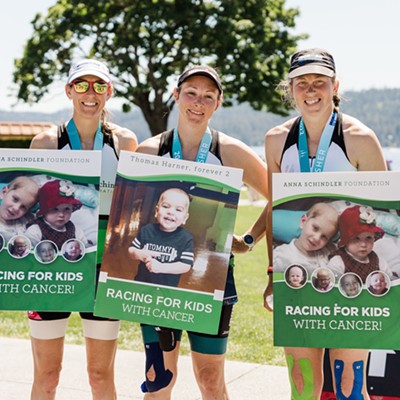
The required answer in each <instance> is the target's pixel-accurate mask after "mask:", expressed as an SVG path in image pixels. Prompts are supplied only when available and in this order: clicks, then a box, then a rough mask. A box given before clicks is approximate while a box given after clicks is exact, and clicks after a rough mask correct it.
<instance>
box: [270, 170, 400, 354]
mask: <svg viewBox="0 0 400 400" xmlns="http://www.w3.org/2000/svg"><path fill="white" fill-rule="evenodd" d="M399 178H400V176H399V173H398V172H394V171H392V172H357V173H355V172H354V173H353V172H341V173H340V172H338V173H333V172H326V173H322V174H321V173H309V174H303V173H290V174H289V173H286V174H283V173H282V174H273V211H272V228H273V262H272V264H273V266H274V272H273V288H274V344H275V345H277V346H293V347H327V348H374V349H393V348H399V346H400V338H399V336H398V335H397V333H396V332H397V329H398V326H399V323H400V308H399V306H398V299H399V296H400V238H399V235H400V216H399V215H400V186H399V184H398V182H399Z"/></svg>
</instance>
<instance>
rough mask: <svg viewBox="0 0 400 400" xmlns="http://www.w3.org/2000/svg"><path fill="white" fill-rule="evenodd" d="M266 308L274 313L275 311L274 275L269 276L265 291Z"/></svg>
mask: <svg viewBox="0 0 400 400" xmlns="http://www.w3.org/2000/svg"><path fill="white" fill-rule="evenodd" d="M263 297H264V308H266V309H267V310H268V311H273V310H274V303H273V300H274V297H273V291H272V274H268V284H267V287H266V288H265V290H264V294H263Z"/></svg>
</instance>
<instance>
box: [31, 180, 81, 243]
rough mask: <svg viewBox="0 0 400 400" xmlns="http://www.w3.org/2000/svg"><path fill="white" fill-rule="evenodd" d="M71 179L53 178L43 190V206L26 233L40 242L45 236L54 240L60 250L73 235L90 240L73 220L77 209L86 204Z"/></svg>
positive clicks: (40, 203)
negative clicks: (72, 217)
mask: <svg viewBox="0 0 400 400" xmlns="http://www.w3.org/2000/svg"><path fill="white" fill-rule="evenodd" d="M74 193H75V188H74V186H73V185H71V184H70V182H67V181H62V180H59V179H57V180H53V181H50V182H47V183H46V184H44V185H43V186H42V187H41V188H40V190H39V210H38V211H37V213H36V219H35V220H34V221H33V222H32V223H31V224H30V225H29V227H28V228H27V230H26V232H25V234H26V236H27V237H28V238H29V239H30V240H31V242H32V245H33V246H36V244H37V243H39V242H40V241H42V240H45V239H47V240H51V241H53V242H54V243H55V244H56V245H57V247H58V250H61V248H62V246H63V244H64V243H65V242H66V241H67V240H69V239H79V240H80V241H81V242H83V243H84V244H85V246H86V245H87V244H88V243H87V239H86V237H85V234H84V232H83V231H82V229H80V228H79V227H78V226H76V225H75V224H74V223H73V222H72V221H71V215H72V213H73V212H75V211H77V210H79V209H80V208H81V207H82V202H81V201H80V200H78V199H77V198H76V197H75V195H74Z"/></svg>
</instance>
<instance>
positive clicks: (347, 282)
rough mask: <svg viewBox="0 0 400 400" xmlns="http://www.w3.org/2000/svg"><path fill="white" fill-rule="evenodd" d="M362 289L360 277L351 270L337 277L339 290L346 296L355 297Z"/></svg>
mask: <svg viewBox="0 0 400 400" xmlns="http://www.w3.org/2000/svg"><path fill="white" fill-rule="evenodd" d="M361 290H362V281H361V278H360V277H359V276H358V275H357V274H354V273H353V272H347V273H345V274H343V275H342V276H341V277H340V279H339V291H340V293H341V294H342V295H343V296H345V297H348V298H353V297H357V296H358V295H359V294H360V293H361Z"/></svg>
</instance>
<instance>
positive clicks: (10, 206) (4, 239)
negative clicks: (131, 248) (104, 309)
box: [0, 149, 101, 311]
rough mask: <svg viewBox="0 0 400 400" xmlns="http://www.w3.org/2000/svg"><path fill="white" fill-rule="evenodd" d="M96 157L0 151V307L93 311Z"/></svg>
mask: <svg viewBox="0 0 400 400" xmlns="http://www.w3.org/2000/svg"><path fill="white" fill-rule="evenodd" d="M100 168H101V152H98V151H66V152H63V151H60V150H26V149H0V293H1V295H0V309H2V310H36V311H93V307H94V304H93V303H94V294H95V280H96V250H97V234H98V215H99V184H100Z"/></svg>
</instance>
